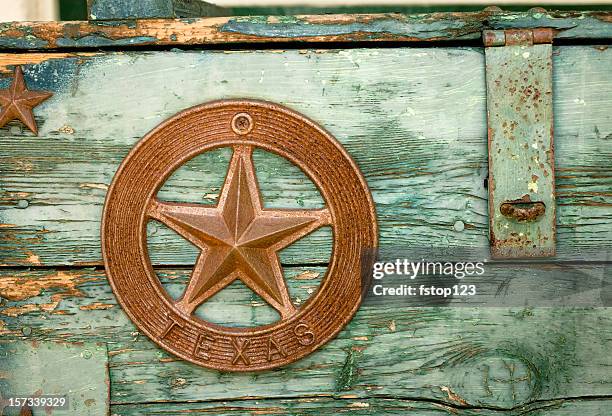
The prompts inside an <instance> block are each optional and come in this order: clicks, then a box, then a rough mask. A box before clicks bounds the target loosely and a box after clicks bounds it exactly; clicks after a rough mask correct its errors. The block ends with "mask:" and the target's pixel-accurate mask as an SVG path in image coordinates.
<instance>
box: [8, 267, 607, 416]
mask: <svg viewBox="0 0 612 416" xmlns="http://www.w3.org/2000/svg"><path fill="white" fill-rule="evenodd" d="M285 272H286V276H287V279H288V282H289V285H290V291H291V295H292V297H293V298H294V299H296V298H299V299H300V301H301V302H303V301H305V300H306V299H307V298H308V296H309V295H310V294H311V293H310V292H312V290H316V288H317V286H318V283H319V281H318V279H320V278H321V276H322V273H323V272H324V269H322V268H319V267H308V268H294V267H291V268H285ZM188 274H189V269H184V268H181V269H158V275H159V276H160V279H161V281H162V282H163V284H164V286H165V288H166V289H167V290H168V292H169V293H170V294H171V295H172V296H176V295H178V294H179V293H180V291H181V288H183V287H184V285H185V282H186V279H187V276H188ZM548 290H549V291H550V293H553V292H554V291H555V287H554V286H551V287H550V288H549V289H548ZM0 294H1V295H2V297H3V298H5V299H6V300H5V301H4V302H3V304H2V305H1V306H0V333H2V342H4V343H6V342H19V341H28V342H38V341H45V342H62V343H71V344H74V343H80V342H102V343H106V344H107V347H108V351H109V366H110V380H111V404H112V405H114V406H119V408H120V409H122V411H126V414H132V413H133V412H135V411H136V410H133V408H132V407H131V405H132V404H134V403H141V402H146V403H150V406H152V409H159V408H160V407H161V406H162V403H163V406H168V407H167V410H166V411H168V412H170V411H174V410H173V409H175V410H176V411H177V412H178V411H179V410H178V409H187V408H190V407H189V406H192V405H186V404H185V402H192V401H197V402H206V403H203V404H197V405H193V406H196V408H197V407H203V408H206V407H210V406H213V407H212V408H214V406H221V405H222V403H219V402H223V401H226V400H236V401H240V400H246V402H244V403H240V404H239V406H238V408H240V406H254V407H257V406H259V405H262V406H264V407H263V409H262V411H265V410H266V407H265V406H267V405H266V403H268V401H270V403H276V406H280V403H282V400H284V399H288V400H290V401H291V400H297V399H299V398H301V399H302V400H304V399H305V400H306V402H304V404H303V405H304V406H308V405H307V403H308V400H310V399H312V398H334V399H339V400H341V401H340V402H338V403H337V405H338V406H340V407H344V406H350V404H351V403H354V402H363V401H366V402H369V400H370V399H378V400H380V403H379V404H378V405H375V404H372V405H373V406H383V403H384V402H385V400H383V399H394V400H399V401H404V400H405V401H408V402H410V401H412V400H417V401H425V402H426V403H425V405H430V404H434V405H435V406H434V407H438V406H439V407H440V408H441V409H442V410H445V409H446V408H447V407H448V408H449V409H455V408H457V409H459V410H461V409H464V410H465V409H469V408H472V407H473V408H483V409H488V408H493V409H513V408H517V409H518V408H519V407H520V408H521V409H529V408H532V407H533V408H540V407H542V408H549V407H550V409H549V410H548V411H551V412H552V410H555V411H556V410H558V408H562V407H563V406H565V401H566V400H567V401H568V405H571V403H572V400H573V399H576V400H577V402H578V403H584V402H587V401H589V400H593V401H595V400H604V399H609V398H610V397H609V396H610V395H609V393H610V387H611V384H612V378H611V375H610V372H609V371H607V368H608V367H609V366H610V365H611V360H612V358H611V357H610V355H609V354H608V351H609V349H610V348H611V347H612V345H610V344H611V342H612V337H610V336H609V334H608V329H607V328H610V327H612V325H611V324H612V311H611V310H610V309H606V308H574V309H569V308H505V307H501V308H481V309H477V308H449V307H447V308H431V307H426V308H411V307H397V306H393V305H390V306H388V307H385V306H384V305H376V306H374V307H372V306H369V305H368V304H365V305H364V306H362V308H361V309H360V311H359V312H358V314H357V315H356V317H355V318H354V319H353V320H352V321H351V322H350V323H349V325H348V326H347V327H346V329H345V330H343V331H342V332H341V333H340V334H339V336H338V337H337V338H336V339H335V340H333V341H332V342H330V343H328V344H327V345H325V346H324V347H323V348H321V349H320V350H318V351H317V352H315V353H314V354H312V355H310V356H309V357H307V358H305V359H303V360H301V361H299V362H296V363H294V364H292V365H290V366H288V367H284V368H282V369H279V370H276V371H268V372H260V373H255V374H224V373H219V372H216V371H211V370H207V369H204V368H200V367H197V366H194V365H192V364H189V363H186V362H183V361H181V360H179V359H177V358H175V357H173V356H171V355H169V354H168V353H166V352H165V351H163V350H161V349H159V348H157V347H156V346H155V345H154V344H153V343H152V342H150V341H149V340H148V339H147V338H146V337H145V336H144V335H142V334H140V333H139V332H138V331H137V330H136V329H135V327H134V326H133V325H132V324H131V322H130V321H129V319H128V318H127V317H126V315H125V314H124V312H123V311H122V310H121V309H120V308H119V306H118V305H117V304H116V301H115V298H114V296H113V294H112V293H111V291H110V288H109V286H108V283H107V281H106V278H105V276H104V273H103V272H102V271H99V270H84V269H71V270H46V271H43V270H41V271H23V270H10V269H8V270H7V269H5V270H2V271H0ZM202 309H203V310H202V311H198V314H200V316H201V317H203V318H204V319H208V320H211V321H213V322H220V323H225V324H228V323H229V324H234V325H259V324H262V323H267V322H270V320H273V319H274V314H273V313H272V312H271V309H270V308H268V307H267V306H264V304H263V303H262V302H261V300H260V299H259V298H257V297H256V296H255V295H254V294H253V292H252V291H250V290H249V289H247V288H246V287H245V286H242V285H232V286H230V287H229V288H228V289H227V290H224V291H223V292H221V293H220V294H219V295H218V296H216V297H214V298H212V299H211V300H210V301H209V302H207V303H206V304H204V306H203V307H202ZM231 318H233V319H231ZM257 400H263V402H262V403H253V402H252V401H257ZM351 400H353V401H351ZM275 401H278V402H275ZM208 402H211V403H208ZM214 402H218V403H214ZM157 403H159V406H158V405H157ZM169 403H174V405H170V404H169ZM180 403H183V404H182V405H180ZM249 403H250V404H249ZM342 403H346V405H344V404H342ZM372 403H377V401H376V400H375V401H374V402H372ZM588 403H591V402H590V401H589V402H588ZM598 403H599V402H595V404H598ZM601 403H603V404H601ZM601 403H600V404H601V405H602V406H604V407H603V408H606V409H607V408H609V405H608V403H609V402H608V401H602V402H601ZM387 404H389V402H387ZM120 405H121V406H120ZM123 405H124V406H123ZM315 405H316V403H315V404H313V406H315ZM410 405H412V404H410V403H404V404H401V403H398V406H402V407H403V406H410ZM295 406H299V405H298V404H295ZM321 406H323V407H324V408H330V406H331V408H333V406H334V405H332V404H331V403H327V404H325V403H323V404H322V405H321ZM523 406H527V407H525V408H523ZM230 407H231V405H230ZM288 407H289V408H291V405H289V404H288ZM298 408H299V407H298ZM348 408H349V409H350V407H348ZM426 408H427V407H426ZM570 408H575V407H571V406H570ZM130 409H132V410H130ZM234 410H235V411H236V412H238V410H237V409H234ZM160 411H161V410H160ZM228 411H229V410H228ZM253 411H254V410H253ZM308 411H309V410H307V409H305V410H304V412H306V413H307V412H308ZM465 411H466V412H467V410H465ZM162 414H163V413H162ZM169 414H172V413H169ZM459 414H461V413H459ZM465 414H470V413H469V412H468V413H465ZM545 414H547V413H545ZM551 414H570V413H569V411H568V412H566V413H562V412H560V413H555V412H552V413H551Z"/></svg>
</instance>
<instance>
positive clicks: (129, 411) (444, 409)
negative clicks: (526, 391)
mask: <svg viewBox="0 0 612 416" xmlns="http://www.w3.org/2000/svg"><path fill="white" fill-rule="evenodd" d="M112 409H113V410H112V411H113V415H117V416H132V415H141V414H142V412H143V411H145V412H150V414H155V415H164V416H171V415H174V416H182V415H185V414H188V415H207V414H214V415H220V416H222V415H236V414H241V415H330V414H336V413H340V414H347V415H385V416H389V415H397V416H405V415H422V416H442V415H452V416H482V415H490V416H500V415H504V416H510V415H515V416H520V415H537V416H576V415H579V414H582V415H589V416H608V415H609V414H610V413H611V412H612V410H611V409H612V401H610V400H609V399H594V400H590V399H587V400H581V399H571V400H552V401H545V402H540V403H537V404H533V405H530V406H520V407H519V408H517V409H515V410H510V411H507V410H495V409H490V408H483V407H479V408H478V407H477V408H474V407H471V408H457V407H453V406H448V405H444V404H442V403H436V402H427V401H419V400H400V399H392V398H380V399H378V398H377V399H367V400H360V399H359V398H353V397H346V398H327V397H310V398H305V399H285V400H262V399H261V398H260V399H252V400H235V401H234V400H232V401H226V402H221V403H180V404H174V403H163V404H146V405H142V404H133V405H117V406H113V408H112Z"/></svg>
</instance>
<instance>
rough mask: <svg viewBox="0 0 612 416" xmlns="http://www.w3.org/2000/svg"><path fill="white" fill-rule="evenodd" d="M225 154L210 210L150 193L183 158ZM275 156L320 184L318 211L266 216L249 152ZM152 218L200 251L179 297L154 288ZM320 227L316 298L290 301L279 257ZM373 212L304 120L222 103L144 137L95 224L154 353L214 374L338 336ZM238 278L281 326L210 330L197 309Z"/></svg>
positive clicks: (371, 243)
mask: <svg viewBox="0 0 612 416" xmlns="http://www.w3.org/2000/svg"><path fill="white" fill-rule="evenodd" d="M221 147H231V148H232V150H233V153H232V158H231V161H230V164H229V168H228V172H227V175H226V178H225V182H224V185H223V188H222V189H221V192H220V196H219V200H218V202H217V204H216V205H204V204H186V203H176V202H167V201H162V200H160V199H158V198H157V192H158V191H159V189H160V188H161V187H162V185H163V184H164V182H165V181H166V180H167V179H168V177H169V176H170V175H171V174H172V173H173V172H174V171H175V170H176V169H177V168H179V167H180V166H181V165H182V164H184V163H185V162H187V161H188V160H190V159H191V158H193V157H195V156H197V155H199V154H201V153H203V152H206V151H210V150H214V149H217V148H221ZM254 148H260V149H263V150H265V151H269V152H272V153H275V154H277V155H279V156H281V157H284V158H286V159H287V160H289V161H291V162H292V163H293V164H294V165H296V166H298V167H299V168H300V169H301V170H302V171H303V172H304V173H305V174H306V175H307V176H308V177H309V178H310V179H311V180H312V181H313V183H314V184H315V185H316V186H317V188H318V189H319V192H320V193H321V196H322V197H323V200H324V203H325V206H324V208H321V209H311V210H308V209H304V210H301V209H268V208H263V202H262V199H261V194H260V192H259V188H258V185H257V179H256V175H255V169H254V166H253V159H252V152H253V149H254ZM149 221H158V222H161V223H163V224H164V225H166V226H168V227H170V228H171V229H173V230H174V231H176V232H177V233H178V234H179V235H180V236H182V237H184V238H185V239H187V240H188V241H189V242H191V243H192V244H193V245H195V246H196V247H197V248H198V249H200V250H201V253H200V254H199V256H198V260H197V262H196V264H195V266H194V268H193V271H192V274H191V277H190V279H189V281H188V283H187V285H186V289H185V291H184V293H183V294H182V296H181V297H180V298H179V299H178V300H174V299H172V298H171V297H170V296H169V295H168V294H167V293H166V292H165V291H164V289H163V287H162V285H161V283H160V281H159V278H158V277H157V275H156V273H155V271H154V270H153V267H152V265H151V260H150V259H149V255H148V251H147V232H146V229H147V223H148V222H149ZM322 226H330V227H331V229H332V235H333V248H332V256H331V259H330V263H329V266H328V269H327V272H326V274H325V276H324V277H323V279H322V282H321V285H320V287H319V288H318V290H317V291H316V292H315V293H314V294H313V295H312V296H311V297H310V298H309V299H308V301H306V302H305V303H304V304H302V305H300V306H299V307H297V306H296V305H294V304H293V302H292V300H291V298H290V296H289V292H288V290H287V285H286V282H285V278H284V276H283V271H282V266H281V264H280V261H279V259H278V255H277V252H278V251H279V250H281V249H283V248H285V247H287V246H289V245H290V244H292V243H293V242H295V241H296V240H298V239H300V238H301V237H303V236H305V235H307V234H309V233H310V232H312V231H314V230H316V229H318V228H319V227H322ZM376 244H377V227H376V217H375V211H374V204H373V202H372V198H371V195H370V193H369V190H368V188H367V185H366V183H365V180H364V179H363V177H362V176H361V174H360V172H359V170H358V168H357V166H356V165H355V163H354V162H353V161H352V160H351V158H350V157H349V156H348V155H347V153H346V152H345V151H344V149H343V148H342V147H341V146H340V144H339V143H338V142H337V141H336V140H335V139H334V138H333V137H332V136H331V135H330V134H329V133H328V132H326V131H325V130H323V129H322V128H321V127H319V126H318V125H316V124H315V123H314V122H312V121H311V120H309V119H307V118H305V117H304V116H302V115H300V114H297V113H296V112H294V111H291V110H289V109H287V108H284V107H281V106H279V105H276V104H272V103H267V102H262V101H251V100H224V101H216V102H211V103H207V104H204V105H200V106H197V107H193V108H190V109H188V110H185V111H183V112H181V113H179V114H177V115H175V116H174V117H172V118H170V119H168V120H167V121H165V122H163V123H162V124H160V125H159V126H158V127H156V128H155V129H154V130H153V131H151V132H150V133H149V134H147V135H146V136H145V137H144V138H143V139H142V140H141V141H140V142H139V143H138V144H137V145H136V146H135V147H134V148H133V149H132V151H131V152H130V154H129V155H128V156H127V157H126V159H125V160H124V161H123V163H122V164H121V166H120V167H119V170H118V171H117V173H116V175H115V178H114V179H113V182H112V184H111V186H110V189H109V191H108V195H107V198H106V203H105V207H104V215H103V222H102V253H103V256H104V264H105V267H106V273H107V275H108V279H109V281H110V283H111V286H112V288H113V291H114V293H115V295H116V297H117V299H118V300H119V303H120V304H121V306H122V307H123V309H124V310H125V311H126V312H127V314H128V315H129V317H130V318H131V319H132V321H133V322H134V323H135V324H136V325H137V326H138V328H139V329H140V330H141V331H142V332H143V333H145V334H146V335H147V336H148V337H149V338H151V339H152V340H153V341H155V342H156V343H157V344H158V345H160V346H161V347H162V348H164V349H166V350H167V351H170V352H172V353H173V354H175V355H177V356H179V357H181V358H184V359H185V360H188V361H191V362H193V363H196V364H199V365H202V366H204V367H208V368H214V369H218V370H223V371H251V370H262V369H269V368H274V367H278V366H281V365H284V364H287V363H290V362H293V361H295V360H297V359H299V358H301V357H304V356H305V355H307V354H309V353H311V352H312V351H314V350H315V349H316V348H318V347H319V346H321V345H322V344H324V343H325V342H327V341H328V340H329V339H331V338H332V337H333V336H335V335H336V334H337V333H338V332H339V331H340V330H341V329H342V328H343V327H344V325H346V324H347V323H348V322H349V321H350V319H351V318H352V316H353V314H354V313H355V312H356V311H357V308H358V307H359V304H360V302H361V296H362V279H361V267H362V266H365V267H367V265H362V259H361V257H362V251H363V250H367V249H372V248H375V247H376ZM236 279H240V280H241V281H242V282H243V283H245V284H246V286H248V287H249V288H250V289H251V290H253V291H254V292H256V293H257V294H258V295H259V296H260V297H261V298H262V299H263V300H265V301H266V302H267V303H268V304H270V306H272V307H273V308H275V309H276V310H277V311H278V313H279V315H280V319H279V320H278V321H276V322H275V323H273V324H270V325H265V326H258V327H248V328H236V327H227V326H221V325H218V324H213V323H211V322H207V321H205V320H203V319H201V318H199V317H196V316H195V315H194V311H195V309H196V308H197V307H198V306H199V305H201V304H202V303H204V302H206V301H207V300H208V299H209V298H210V297H211V296H213V295H214V294H216V293H217V292H219V291H221V290H223V288H225V287H226V286H228V285H229V284H230V283H232V282H233V281H235V280H236Z"/></svg>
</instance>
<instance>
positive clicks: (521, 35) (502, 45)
mask: <svg viewBox="0 0 612 416" xmlns="http://www.w3.org/2000/svg"><path fill="white" fill-rule="evenodd" d="M552 38H553V31H552V29H546V28H544V29H525V30H506V31H485V32H484V33H483V40H484V43H485V47H486V48H485V56H486V79H487V117H488V136H489V230H490V241H491V255H492V257H494V258H521V257H549V256H554V255H555V217H556V215H555V188H554V176H555V175H554V170H555V161H554V145H553V107H552V106H553V100H552Z"/></svg>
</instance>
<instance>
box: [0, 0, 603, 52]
mask: <svg viewBox="0 0 612 416" xmlns="http://www.w3.org/2000/svg"><path fill="white" fill-rule="evenodd" d="M156 1H158V0H156ZM611 22H612V12H545V13H541V12H526V13H525V12H523V13H516V12H496V11H482V12H469V13H431V14H400V13H381V14H361V15H360V14H357V15H347V14H336V15H306V16H238V17H214V18H189V19H178V20H169V19H140V20H116V21H101V22H96V21H91V22H82V21H81V22H46V23H37V22H20V23H0V49H14V50H19V49H57V48H62V49H64V48H103V47H121V48H126V47H129V46H133V45H140V46H142V45H169V46H172V45H175V46H179V47H180V46H185V45H192V46H193V45H215V44H242V43H250V44H255V43H260V44H263V43H267V44H270V43H275V42H281V43H287V42H292V43H303V42H351V43H352V44H353V45H355V42H373V41H375V42H380V41H383V42H426V41H466V40H472V41H477V42H480V38H481V33H482V31H483V30H485V29H512V28H529V27H551V28H553V29H555V30H556V35H555V38H556V39H564V40H579V39H591V40H593V41H594V42H599V40H600V39H605V38H610V37H612V24H611Z"/></svg>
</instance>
